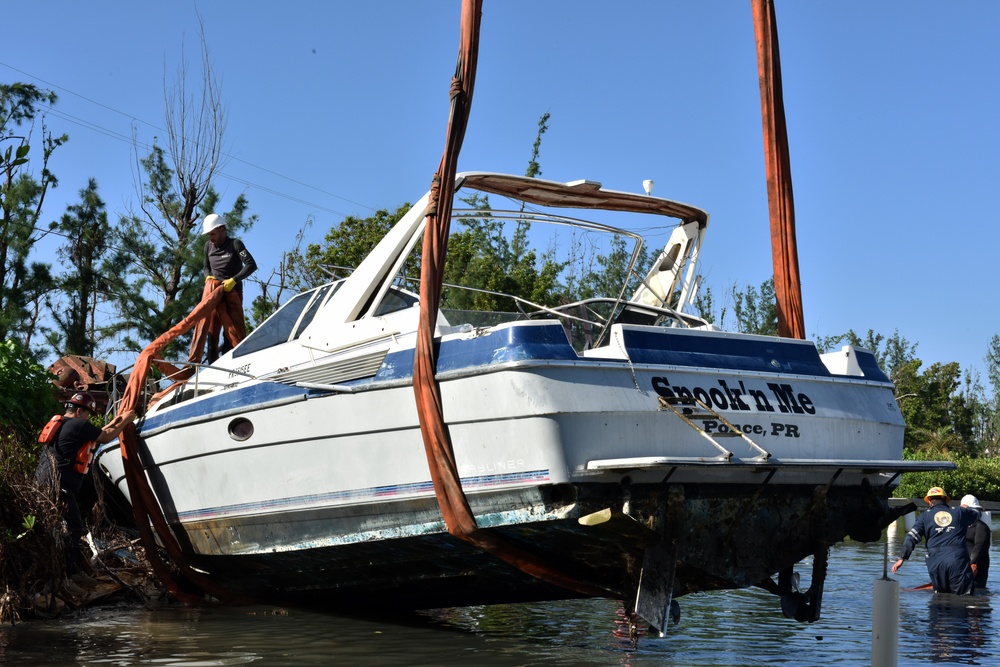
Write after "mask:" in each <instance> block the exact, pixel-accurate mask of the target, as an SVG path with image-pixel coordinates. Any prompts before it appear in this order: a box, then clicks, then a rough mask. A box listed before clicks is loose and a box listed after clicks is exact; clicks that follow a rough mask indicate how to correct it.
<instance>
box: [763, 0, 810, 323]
mask: <svg viewBox="0 0 1000 667" xmlns="http://www.w3.org/2000/svg"><path fill="white" fill-rule="evenodd" d="M751 6H752V9H753V29H754V36H755V40H756V44H757V74H758V77H759V79H760V111H761V123H762V124H763V128H764V164H765V171H766V172H767V208H768V213H769V215H770V218H771V260H772V262H773V263H774V298H775V302H776V304H777V308H778V335H779V336H784V337H787V338H800V339H804V338H805V337H806V327H805V316H804V315H803V312H802V285H801V282H800V280H799V254H798V246H797V244H796V241H795V201H794V198H793V197H792V166H791V161H790V159H789V157H788V129H787V127H786V126H785V102H784V99H783V96H782V91H781V58H780V57H779V54H778V23H777V21H776V20H775V18H774V0H751Z"/></svg>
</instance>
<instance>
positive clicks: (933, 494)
mask: <svg viewBox="0 0 1000 667" xmlns="http://www.w3.org/2000/svg"><path fill="white" fill-rule="evenodd" d="M931 498H944V501H945V502H948V501H949V500H951V496H949V495H948V494H947V493H945V492H944V489H942V488H941V487H940V486H932V487H931V488H930V490H929V491H927V495H926V496H924V502H925V503H927V504H928V505H929V504H930V502H931Z"/></svg>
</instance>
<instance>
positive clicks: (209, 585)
mask: <svg viewBox="0 0 1000 667" xmlns="http://www.w3.org/2000/svg"><path fill="white" fill-rule="evenodd" d="M222 296H223V289H222V283H219V284H218V286H217V287H216V288H215V290H213V291H212V292H211V293H210V294H207V295H205V298H204V299H203V300H202V301H201V303H199V304H198V305H197V307H195V309H194V310H192V311H191V313H190V314H189V315H188V316H187V317H185V318H184V319H183V320H181V321H180V322H178V323H177V324H175V325H174V326H173V327H172V328H171V329H170V330H169V331H167V332H166V333H165V334H162V335H161V336H160V337H159V338H157V339H156V340H154V341H153V342H152V343H150V344H149V345H148V346H146V349H144V350H143V351H142V353H141V354H140V355H139V358H138V359H137V360H136V362H135V367H134V368H133V369H132V374H131V375H130V376H129V380H128V385H127V386H126V387H125V393H124V394H123V395H122V400H121V403H120V404H119V407H118V411H119V414H121V413H122V412H126V411H128V410H134V409H136V408H137V407H138V406H139V399H140V397H141V396H142V392H143V386H144V385H145V382H146V376H147V375H148V373H149V370H150V366H153V365H156V366H158V367H160V366H162V365H163V364H162V362H160V361H158V359H159V357H160V355H161V353H162V352H163V348H165V347H166V346H167V345H168V344H169V343H170V341H172V340H174V339H175V338H177V337H178V336H180V335H181V334H183V333H184V332H186V331H187V330H188V329H190V328H191V327H193V326H194V325H195V324H196V323H197V322H199V321H200V320H203V319H205V318H208V317H211V315H212V313H213V312H215V308H216V306H217V305H218V304H219V302H220V301H222ZM119 439H120V440H121V445H122V459H123V461H122V463H123V464H124V466H125V480H126V482H127V483H128V490H129V495H130V496H131V497H132V514H133V516H134V517H135V525H136V528H138V529H139V537H140V539H141V541H142V546H143V549H144V550H145V552H146V558H147V559H148V560H149V562H150V564H152V566H153V571H154V572H155V573H156V575H157V576H158V577H159V578H160V581H161V582H163V585H164V587H165V588H166V589H167V592H168V593H170V594H171V595H172V596H174V597H175V598H177V599H178V600H183V601H185V602H194V601H197V600H198V597H197V596H195V595H192V594H190V593H187V592H185V591H182V590H181V589H180V587H179V586H178V582H177V581H176V580H175V579H174V577H173V575H172V574H171V573H170V570H169V568H168V567H167V565H166V563H164V562H163V560H162V559H161V558H160V555H159V550H158V549H157V545H156V539H155V537H154V536H153V532H152V530H151V529H150V524H152V527H153V528H155V529H156V535H157V536H159V538H160V542H161V543H162V544H163V548H164V549H166V550H167V553H168V554H169V555H170V559H171V560H172V561H173V562H174V564H175V565H176V566H177V567H178V568H179V569H180V571H181V573H182V574H183V575H184V577H185V578H186V579H187V580H188V581H190V582H191V583H192V584H194V585H195V586H197V587H198V588H200V589H201V590H202V591H203V592H205V593H207V594H209V595H213V596H215V597H216V598H218V599H220V600H222V601H224V602H234V601H236V600H237V598H236V597H235V596H234V595H233V594H232V593H230V592H229V591H227V590H225V589H224V588H222V587H220V586H219V585H218V584H216V583H214V582H213V581H211V580H210V579H208V578H207V577H206V576H205V575H203V574H202V573H200V572H198V571H197V570H194V569H193V568H191V566H189V565H188V564H187V562H186V559H185V558H184V554H183V552H182V551H181V548H180V545H179V544H178V543H177V540H176V538H175V537H174V534H173V533H172V532H171V531H170V527H169V526H168V525H167V520H166V518H165V517H164V516H163V510H162V509H161V508H160V503H159V502H158V501H157V500H156V496H155V495H154V494H153V490H152V489H151V488H150V486H149V480H148V479H147V478H146V473H145V472H144V471H143V469H142V462H141V461H140V460H139V450H138V446H137V442H136V434H135V424H129V425H128V426H126V427H125V429H124V430H123V431H122V432H121V435H120V436H119Z"/></svg>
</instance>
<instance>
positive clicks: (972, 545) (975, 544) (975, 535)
mask: <svg viewBox="0 0 1000 667" xmlns="http://www.w3.org/2000/svg"><path fill="white" fill-rule="evenodd" d="M960 504H961V506H962V507H971V508H972V509H976V510H979V511H981V512H982V510H983V506H982V505H980V504H979V498H976V497H975V496H973V495H971V494H969V495H966V496H963V497H962V500H961V501H960ZM988 519H989V514H988V513H987V512H983V513H982V515H981V516H980V518H979V521H977V522H975V523H974V524H972V525H971V526H969V529H968V530H967V531H966V532H965V546H966V547H967V548H968V549H969V561H970V562H971V563H972V574H973V576H975V578H976V588H986V581H987V580H988V579H989V578H990V542H991V541H992V539H993V532H992V531H993V527H992V526H991V525H990V522H989V520H988Z"/></svg>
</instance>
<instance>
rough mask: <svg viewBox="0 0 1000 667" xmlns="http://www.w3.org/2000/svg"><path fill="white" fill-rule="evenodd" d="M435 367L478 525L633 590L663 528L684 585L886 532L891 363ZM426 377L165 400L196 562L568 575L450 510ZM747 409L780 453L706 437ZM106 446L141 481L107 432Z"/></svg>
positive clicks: (345, 577)
mask: <svg viewBox="0 0 1000 667" xmlns="http://www.w3.org/2000/svg"><path fill="white" fill-rule="evenodd" d="M635 356H636V357H639V356H641V355H635ZM390 357H391V355H390ZM390 357H387V359H388V360H389V361H391V358H390ZM398 367H405V364H403V363H395V364H392V363H388V362H387V363H386V364H383V368H398ZM440 383H441V391H442V402H443V408H444V413H445V417H446V420H447V421H448V424H449V430H450V433H451V437H452V442H453V446H454V451H455V460H456V466H457V469H458V471H459V474H460V476H461V478H462V484H463V489H464V491H465V493H466V496H467V498H468V500H469V503H470V506H471V508H472V510H473V514H474V515H475V517H476V521H477V525H478V527H479V528H480V529H483V530H488V531H491V532H493V533H495V534H497V535H498V536H500V537H502V538H503V539H504V540H507V541H509V542H510V543H511V544H513V545H515V546H517V547H519V548H522V549H524V550H526V551H527V552H529V553H532V554H534V555H536V556H538V557H539V558H540V559H541V560H542V561H544V562H546V563H550V564H551V567H553V568H555V569H556V570H558V571H561V572H565V573H568V574H570V575H572V576H573V577H575V578H577V579H579V580H581V581H585V582H590V583H592V584H593V585H595V586H596V587H598V588H600V589H602V590H606V591H608V592H609V595H615V596H620V597H623V598H627V597H629V596H632V595H634V594H635V588H636V586H637V581H638V577H639V572H640V571H641V569H642V562H643V558H644V553H645V552H646V550H647V549H648V548H649V547H650V545H656V544H659V543H662V542H664V541H665V540H666V541H668V542H669V543H670V544H671V545H672V547H671V548H672V549H674V550H675V551H676V562H677V575H676V580H675V581H674V583H673V584H672V586H673V595H674V596H678V595H683V594H685V593H690V592H696V591H700V590H712V589H718V588H727V587H743V586H750V585H754V584H757V583H760V582H762V581H763V580H765V579H767V578H768V577H769V576H771V575H772V574H773V573H775V572H778V571H780V570H783V569H785V568H788V567H791V566H792V565H794V564H795V563H796V562H798V561H800V560H801V559H802V558H804V557H805V556H807V555H809V554H812V553H815V552H816V550H817V549H822V548H824V547H825V546H828V545H831V544H834V543H836V542H837V541H839V540H842V539H843V538H844V537H845V536H848V535H851V534H854V535H856V536H861V537H865V536H867V537H868V538H869V539H873V537H872V536H877V534H878V531H877V530H875V529H874V527H875V526H876V525H877V523H878V521H879V519H880V518H881V517H882V516H883V514H884V512H885V511H886V509H887V507H886V504H885V498H886V497H887V496H888V495H889V493H890V492H891V483H892V482H893V481H894V479H895V476H894V475H893V474H892V473H891V471H890V472H887V471H886V470H883V469H881V468H880V467H879V466H878V465H877V464H875V463H873V461H878V460H881V461H883V462H885V461H892V460H894V459H896V460H898V458H899V456H900V454H901V443H902V420H901V418H900V416H899V412H898V409H896V408H895V402H894V400H893V398H892V391H891V385H889V384H888V383H886V382H883V381H876V380H871V379H864V378H856V377H854V378H843V377H837V378H832V377H826V376H816V375H810V374H808V373H801V374H788V373H784V374H782V375H780V376H779V375H777V374H774V373H767V372H764V371H761V370H756V369H740V370H738V371H733V370H722V369H692V368H685V367H682V366H676V365H674V366H670V365H664V364H662V363H649V362H647V363H642V362H641V361H638V360H637V361H633V360H632V359H628V360H627V361H618V360H608V359H604V360H582V361H581V360H569V359H551V358H549V359H541V358H523V359H519V360H507V361H503V362H502V363H497V364H490V365H488V366H486V367H483V366H479V367H475V368H470V367H465V368H452V369H446V370H445V371H443V372H442V373H441V374H440ZM412 391H413V389H412V386H410V384H409V380H408V378H406V377H396V376H394V375H393V373H388V374H385V375H384V376H383V377H381V378H376V379H375V380H374V381H372V382H370V383H367V384H360V385H358V386H357V387H356V388H355V390H354V391H351V392H341V393H337V392H331V391H318V390H315V389H311V390H305V389H300V388H295V387H288V386H285V385H281V384H276V383H260V384H255V385H251V386H248V387H246V388H245V389H244V390H242V394H241V393H240V392H232V391H231V392H228V393H226V394H222V395H220V396H219V397H218V398H215V399H212V398H207V399H203V400H201V401H192V402H190V403H189V404H186V405H181V406H178V408H177V409H175V410H173V411H171V412H167V413H165V416H164V417H160V418H158V419H150V420H149V421H148V422H147V423H146V424H144V426H143V429H142V434H141V435H142V437H141V440H140V452H141V458H142V462H143V466H144V469H145V470H146V474H147V477H148V479H149V481H150V485H151V488H152V489H153V490H154V492H155V493H156V496H157V498H158V500H159V502H160V505H161V507H162V508H163V510H164V514H165V516H166V518H167V521H168V523H169V524H170V525H171V528H172V530H173V532H174V533H175V535H176V536H177V537H178V541H179V542H180V544H181V545H182V547H183V548H184V550H185V554H186V557H187V558H189V560H190V563H191V564H192V565H194V566H195V567H198V568H199V569H201V570H204V571H206V572H208V573H210V575H211V576H213V578H215V579H217V580H219V582H220V583H222V584H223V585H224V586H226V587H229V588H230V589H232V590H233V591H238V592H241V593H245V594H249V595H252V596H259V597H266V598H280V599H288V600H300V601H308V600H310V599H315V600H317V601H319V600H323V601H326V602H327V603H329V604H345V605H358V604H362V601H361V598H365V597H366V596H373V599H377V598H378V596H377V595H374V594H375V593H376V592H378V591H382V590H384V591H385V592H389V591H393V596H394V599H397V598H399V604H403V605H406V604H409V605H411V606H415V607H438V606H450V605H458V604H484V603H489V602H505V601H516V600H536V599H550V598H560V597H574V596H575V595H576V594H575V593H574V592H572V591H567V590H566V589H564V588H560V587H557V586H553V585H551V584H548V583H545V582H542V581H539V580H537V579H534V578H532V577H530V576H528V575H525V574H523V573H522V572H520V571H518V570H517V569H515V568H513V567H511V566H510V565H508V564H506V563H504V562H503V561H501V560H499V559H497V558H496V557H495V556H492V555H490V554H487V553H484V552H482V551H480V550H479V549H478V548H477V547H475V546H474V545H472V544H469V543H467V542H465V541H462V540H460V539H458V538H456V537H453V536H452V535H450V534H449V533H448V532H447V529H446V526H445V525H444V522H443V520H442V517H441V513H440V511H439V510H438V507H437V501H436V498H435V493H434V488H433V484H432V482H431V478H430V473H429V470H428V467H427V461H426V454H425V451H424V445H423V440H422V438H421V434H420V429H419V426H418V421H417V415H416V410H415V407H414V404H413V403H414V402H413V395H412ZM685 393H689V394H691V395H697V396H702V395H704V396H705V397H707V400H708V402H709V403H710V405H711V408H712V412H713V414H710V415H708V416H706V417H701V418H696V419H694V423H695V425H696V426H698V427H699V428H693V427H692V425H691V424H690V423H688V422H686V421H685V420H683V419H681V418H680V417H679V416H678V415H676V414H675V413H674V412H672V411H670V410H667V409H665V408H664V403H663V399H666V398H669V397H671V396H676V395H683V394H685ZM796 408H798V409H797V410H796ZM723 415H725V416H723ZM238 423H244V424H246V423H249V424H251V425H252V427H253V430H252V435H251V436H249V437H247V438H245V439H242V440H239V439H236V436H234V433H236V434H240V433H243V432H241V431H239V429H237V428H235V427H234V425H235V424H238ZM732 430H739V431H740V432H741V433H743V435H746V436H748V437H749V438H750V439H751V440H752V441H753V442H754V443H755V444H757V445H758V446H759V447H763V448H766V452H767V453H768V454H770V456H769V457H762V456H761V455H760V453H759V451H757V450H755V449H754V448H753V447H752V446H751V445H750V444H748V442H747V441H745V440H744V439H743V438H742V437H730V438H725V439H718V438H716V437H712V436H718V435H719V432H720V431H732ZM713 432H714V433H713ZM730 435H731V434H730ZM240 437H242V435H240ZM718 442H725V446H726V447H729V448H731V450H732V452H734V454H733V456H730V457H725V456H722V455H721V454H720V450H719V446H718V445H717V444H714V443H718ZM730 443H736V444H730ZM831 452H835V453H836V455H837V457H838V458H837V460H836V461H834V460H832V459H831V457H830V454H831ZM838 461H839V462H838ZM99 465H100V466H101V468H102V469H104V470H105V472H106V473H107V474H108V476H109V477H111V478H112V479H113V480H114V481H115V482H116V484H117V485H118V486H119V488H120V489H121V490H122V492H123V493H125V494H128V489H127V487H126V486H125V484H124V473H123V470H122V468H121V460H120V455H119V454H118V453H117V451H116V449H115V448H114V447H105V448H104V449H103V450H102V451H101V453H100V457H99ZM595 516H596V517H598V518H596V519H595V518H594V517H595ZM404 598H405V599H408V600H410V602H409V603H407V602H404V601H403V599H404Z"/></svg>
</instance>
